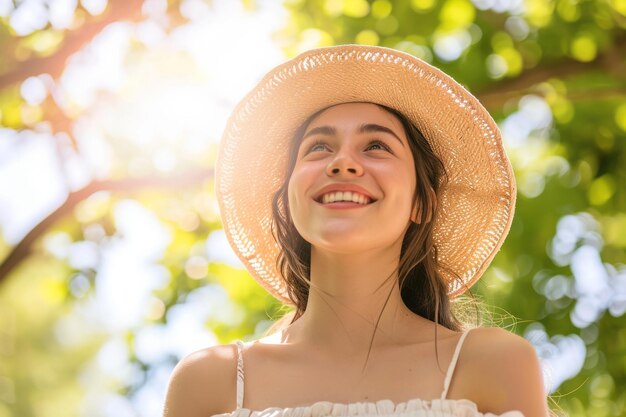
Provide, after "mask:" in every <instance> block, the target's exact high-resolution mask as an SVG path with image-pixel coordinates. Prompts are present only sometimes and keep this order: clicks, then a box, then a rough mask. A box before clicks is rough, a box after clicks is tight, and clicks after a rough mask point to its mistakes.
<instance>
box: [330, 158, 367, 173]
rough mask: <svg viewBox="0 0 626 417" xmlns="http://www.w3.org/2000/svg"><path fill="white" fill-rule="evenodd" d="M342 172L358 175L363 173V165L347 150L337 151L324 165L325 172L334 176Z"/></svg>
mask: <svg viewBox="0 0 626 417" xmlns="http://www.w3.org/2000/svg"><path fill="white" fill-rule="evenodd" d="M342 173H344V174H352V175H357V176H360V175H362V174H363V167H362V166H361V164H360V163H359V162H358V161H357V160H356V159H355V158H354V157H353V156H352V155H350V154H349V153H348V152H339V153H338V154H337V155H336V156H335V158H333V160H332V161H330V163H329V164H328V166H327V167H326V174H327V175H329V176H335V175H338V174H342Z"/></svg>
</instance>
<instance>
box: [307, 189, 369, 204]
mask: <svg viewBox="0 0 626 417" xmlns="http://www.w3.org/2000/svg"><path fill="white" fill-rule="evenodd" d="M315 201H317V202H318V203H322V204H324V205H327V204H333V203H349V205H354V204H356V205H362V206H366V205H368V204H370V203H372V202H373V200H372V199H370V198H369V197H368V196H366V195H363V194H359V193H357V192H354V191H332V192H329V193H326V194H323V195H321V196H320V197H318V198H317V199H316V200H315Z"/></svg>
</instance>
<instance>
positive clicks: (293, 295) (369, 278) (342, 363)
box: [165, 45, 548, 417]
mask: <svg viewBox="0 0 626 417" xmlns="http://www.w3.org/2000/svg"><path fill="white" fill-rule="evenodd" d="M216 181H217V195H218V200H219V203H220V209H221V214H222V218H223V222H224V229H225V231H226V234H227V236H228V238H229V241H230V243H231V245H232V246H233V248H234V250H235V251H236V253H237V254H238V256H239V257H240V258H241V259H242V261H243V262H244V264H245V265H246V267H247V268H248V270H249V271H250V272H251V274H252V276H253V277H254V278H255V279H256V280H257V281H258V282H259V283H260V284H261V285H263V286H264V287H265V288H266V289H267V290H268V291H269V292H270V293H271V294H273V295H274V296H275V297H277V298H278V299H280V300H281V301H284V302H285V303H287V304H289V305H292V306H294V310H293V312H292V313H291V314H290V315H288V316H287V317H286V318H285V319H283V320H282V321H281V322H280V323H279V324H278V325H277V326H276V327H275V328H274V329H272V332H271V334H270V335H269V336H267V337H265V338H262V339H260V340H256V341H253V342H248V343H242V342H240V341H237V343H235V344H232V345H225V346H214V347H210V348H207V349H203V350H201V351H198V352H195V353H193V354H190V355H189V356H187V357H185V358H184V359H183V360H181V362H180V363H179V364H178V365H177V367H176V368H175V370H174V372H173V375H172V377H171V380H170V384H169V387H168V393H167V398H166V404H165V416H167V417H179V416H180V417H182V416H189V417H196V416H197V417H211V416H214V415H220V416H221V417H226V416H230V417H270V416H272V417H274V416H275V417H325V416H334V417H344V416H363V417H370V416H383V415H384V416H393V415H398V416H400V415H402V416H409V417H435V416H438V417H450V416H463V417H482V416H485V417H486V416H500V417H545V416H547V415H548V408H547V404H546V392H545V388H544V386H543V380H542V373H541V369H540V366H539V361H538V359H537V356H536V353H535V350H534V348H533V347H532V345H530V344H529V343H528V342H527V341H526V340H525V339H523V338H521V337H519V336H517V335H514V334H512V333H509V332H507V331H505V330H503V329H499V328H481V327H476V328H473V329H471V331H470V327H469V326H463V325H462V324H461V323H460V322H459V320H457V318H455V315H454V312H455V311H457V310H456V309H455V302H454V299H455V298H456V297H457V296H458V295H460V294H461V293H463V292H464V291H465V290H467V289H468V288H469V287H470V286H471V285H472V284H473V283H474V282H476V280H477V279H478V278H479V277H480V275H482V273H483V272H484V270H485V269H486V268H487V266H488V265H489V263H490V262H491V260H492V259H493V257H494V256H495V254H496V252H497V251H498V249H499V248H500V246H501V245H502V243H503V241H504V239H505V237H506V234H507V233H508V230H509V228H510V224H511V221H512V218H513V213H514V206H515V192H516V189H515V179H514V176H513V172H512V169H511V166H510V163H509V161H508V159H507V157H506V154H505V153H504V150H503V148H502V143H501V138H500V133H499V131H498V129H497V127H496V125H495V122H494V121H493V120H492V118H491V117H490V116H489V114H488V113H487V111H486V110H485V109H484V108H483V107H482V106H481V105H480V104H479V103H478V101H477V100H476V99H475V98H474V97H473V96H472V95H471V94H470V93H468V92H467V91H466V90H465V89H464V88H463V87H461V86H460V85H459V84H458V83H456V82H455V81H454V80H452V79H451V78H450V77H448V76H447V75H445V74H444V73H442V72H441V71H439V70H437V69H436V68H434V67H432V66H430V65H428V64H426V63H424V62H423V61H421V60H419V59H417V58H415V57H413V56H410V55H407V54H404V53H402V52H398V51H395V50H392V49H387V48H381V47H369V46H358V45H344V46H338V47H330V48H321V49H317V50H313V51H309V52H307V53H304V54H302V55H300V56H298V57H296V58H294V59H293V60H291V61H289V62H287V63H285V64H283V65H281V66H279V67H277V68H275V69H274V70H272V71H271V72H270V73H269V74H268V75H266V77H265V78H264V79H263V80H262V81H261V82H260V83H259V85H258V86H257V87H256V88H255V89H253V90H252V91H251V92H250V93H249V94H248V95H247V96H246V97H245V98H244V100H243V101H242V102H241V103H240V104H239V105H238V107H237V108H236V109H235V111H234V113H233V115H232V116H231V118H230V120H229V123H228V125H227V127H226V130H225V133H224V137H223V140H222V143H221V148H220V154H219V158H218V164H217V170H216ZM244 393H245V395H244Z"/></svg>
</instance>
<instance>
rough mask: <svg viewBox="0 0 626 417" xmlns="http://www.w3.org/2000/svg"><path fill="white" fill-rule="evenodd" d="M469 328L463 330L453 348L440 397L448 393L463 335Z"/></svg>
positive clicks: (443, 397) (444, 396) (442, 397)
mask: <svg viewBox="0 0 626 417" xmlns="http://www.w3.org/2000/svg"><path fill="white" fill-rule="evenodd" d="M470 330H471V329H467V330H466V331H464V332H463V334H462V335H461V337H460V338H459V341H458V342H457V344H456V349H455V350H454V356H452V361H451V362H450V366H449V367H448V373H447V374H446V379H445V380H444V382H443V392H442V393H441V399H442V400H443V399H445V398H446V396H447V395H448V389H449V388H450V382H451V381H452V375H453V374H454V370H455V369H456V362H457V361H458V359H459V353H461V346H463V341H464V340H465V336H467V334H468V333H469V332H470Z"/></svg>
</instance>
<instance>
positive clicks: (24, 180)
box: [0, 0, 626, 417]
mask: <svg viewBox="0 0 626 417" xmlns="http://www.w3.org/2000/svg"><path fill="white" fill-rule="evenodd" d="M625 29H626V0H594V1H591V0H405V1H397V0H367V1H366V0H285V1H282V2H281V1H260V0H257V1H254V0H245V1H243V0H219V1H218V0H214V1H209V0H115V1H108V2H107V1H106V0H81V1H77V0H17V1H10V0H0V50H1V57H0V122H1V127H0V232H1V233H0V260H1V261H0V417H7V416H15V417H35V416H37V417H56V416H59V417H61V416H63V417H70V416H81V417H82V416H84V417H109V416H111V417H113V416H115V417H126V416H129V417H130V416H138V417H139V416H141V417H143V416H157V415H160V414H161V410H162V406H163V401H164V396H165V390H166V385H167V380H168V378H169V375H170V373H171V371H172V369H173V367H174V365H175V364H176V362H177V361H178V360H179V359H180V358H182V357H183V356H185V355H186V354H188V353H191V352H193V351H195V350H198V349H201V348H204V347H207V346H211V345H214V344H217V343H230V342H232V341H233V340H234V339H248V340H249V339H251V338H254V337H257V336H259V335H260V334H261V333H262V332H263V331H264V330H265V329H267V328H268V326H269V325H270V324H271V323H272V320H275V319H277V318H279V317H280V315H281V314H283V313H284V312H285V311H286V310H285V309H284V308H283V307H282V306H281V305H280V304H279V303H278V302H277V301H275V300H274V299H273V298H272V297H271V296H269V295H268V294H266V293H265V292H264V291H263V290H261V288H260V287H259V286H258V285H257V284H256V283H255V282H254V281H253V280H252V279H251V278H250V276H249V274H248V273H247V272H246V271H245V270H243V269H242V265H241V264H240V263H239V261H238V259H237V258H236V257H235V256H234V255H233V253H232V251H231V249H230V247H229V246H228V244H227V242H226V239H225V236H224V233H223V231H222V230H221V224H220V217H219V213H218V210H217V205H216V200H215V193H214V188H213V165H214V161H215V155H216V147H217V144H218V142H219V139H220V134H221V131H222V129H223V127H224V125H225V122H226V118H227V116H228V114H229V112H230V111H231V110H232V108H233V107H234V105H235V104H236V103H237V102H238V100H239V99H241V98H242V96H243V95H244V93H245V92H246V91H247V90H248V89H249V88H251V87H252V86H253V85H254V84H255V83H256V82H257V81H258V80H259V79H260V77H261V76H262V75H263V74H264V73H265V72H266V71H267V70H269V69H270V68H272V67H273V66H274V65H276V64H278V63H280V62H282V61H283V60H284V59H286V58H288V57H293V56H294V55H296V54H298V53H299V52H302V51H305V50H307V49H310V48H313V47H316V46H323V45H332V44H341V43H360V44H374V45H384V46H390V47H394V48H397V49H400V50H403V51H406V52H408V53H411V54H413V55H415V56H418V57H420V58H422V59H424V60H426V61H428V62H430V63H432V64H434V65H436V66H438V67H440V68H441V69H443V70H444V71H446V72H447V73H449V74H450V75H451V76H453V77H454V78H455V79H457V80H458V81H460V82H461V83H462V84H464V85H465V86H467V88H468V89H469V90H470V91H472V93H473V94H475V95H476V96H477V97H478V98H479V99H480V100H481V101H482V103H483V104H484V105H485V107H486V108H487V109H488V110H489V111H490V112H491V114H492V115H493V116H494V117H495V118H496V120H497V122H498V123H499V125H500V127H501V130H502V132H503V136H504V141H505V146H506V148H507V151H508V153H509V155H510V158H511V160H512V163H513V166H514V169H515V173H516V177H517V180H518V187H519V196H518V203H517V211H516V217H515V220H514V222H513V225H512V228H511V231H510V234H509V237H508V239H507V240H506V243H505V244H504V246H503V248H502V250H501V251H500V253H499V254H498V255H497V256H496V258H495V261H494V262H493V264H492V266H491V267H490V268H489V270H488V271H487V273H486V274H485V276H484V277H483V278H482V279H481V280H480V281H479V283H477V284H476V285H475V286H474V287H473V288H472V290H473V293H474V294H475V296H476V297H478V298H479V299H481V300H483V301H484V302H485V304H486V305H488V306H491V307H490V309H491V311H492V313H493V314H494V317H504V320H502V321H501V325H503V326H505V327H507V328H508V329H509V330H511V331H514V332H516V333H518V334H520V335H522V336H524V337H526V338H527V339H528V340H530V341H531V342H532V343H533V345H534V346H535V347H536V349H537V352H538V354H539V356H540V358H541V362H542V366H543V369H544V372H545V376H546V386H547V389H548V391H549V393H550V394H551V398H552V400H553V402H552V403H551V404H552V408H554V409H560V410H561V412H563V413H565V415H569V416H572V417H583V416H593V417H608V416H626V326H625V325H626V317H625V314H624V313H625V312H626V266H625V265H624V263H625V262H626V213H625V212H624V210H625V209H626V99H625V98H626V31H625ZM297 99H298V98H297V97H294V105H297ZM207 389H210V387H207Z"/></svg>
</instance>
